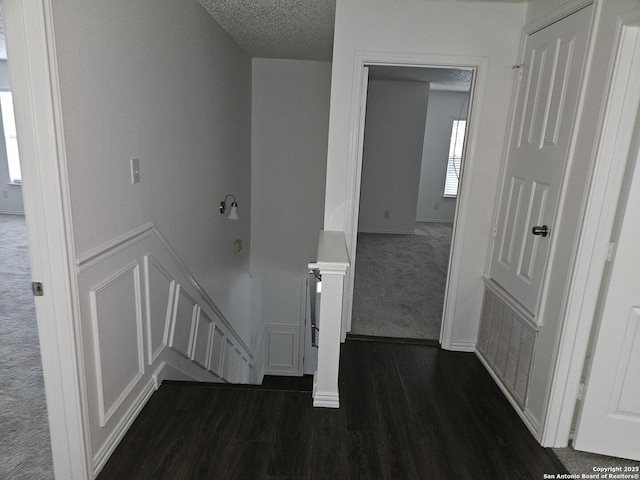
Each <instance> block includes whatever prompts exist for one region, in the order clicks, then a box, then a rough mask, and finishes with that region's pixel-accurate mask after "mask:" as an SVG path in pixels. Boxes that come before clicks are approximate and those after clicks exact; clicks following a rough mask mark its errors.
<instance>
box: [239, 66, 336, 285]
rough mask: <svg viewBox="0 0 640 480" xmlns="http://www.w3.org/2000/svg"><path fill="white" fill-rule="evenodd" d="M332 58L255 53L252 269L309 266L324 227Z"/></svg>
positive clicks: (258, 271) (288, 269)
mask: <svg viewBox="0 0 640 480" xmlns="http://www.w3.org/2000/svg"><path fill="white" fill-rule="evenodd" d="M330 87H331V63H329V62H313V61H301V60H277V59H265V58H256V59H253V87H252V137H251V147H252V152H251V153H252V164H251V167H252V180H251V189H252V205H251V244H252V250H251V271H252V272H253V273H256V274H265V273H270V272H280V273H293V274H300V273H303V274H306V271H307V264H308V263H309V262H310V261H313V260H315V256H316V248H317V246H318V245H317V243H318V231H319V230H320V229H321V228H322V215H323V212H324V188H325V175H326V168H327V165H326V156H327V131H328V128H329V92H330Z"/></svg>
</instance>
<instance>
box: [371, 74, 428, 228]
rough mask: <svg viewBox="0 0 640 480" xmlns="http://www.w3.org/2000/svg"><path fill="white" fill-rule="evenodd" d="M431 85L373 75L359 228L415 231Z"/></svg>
mask: <svg viewBox="0 0 640 480" xmlns="http://www.w3.org/2000/svg"><path fill="white" fill-rule="evenodd" d="M428 99H429V84H428V83H426V82H407V81H395V80H370V81H369V86H368V90H367V118H366V126H365V131H364V149H363V156H362V181H361V190H360V216H359V224H358V231H359V232H371V233H405V234H406V233H413V231H414V229H415V224H416V198H417V197H418V185H419V183H420V165H421V163H422V146H423V143H424V125H425V120H426V116H427V103H428Z"/></svg>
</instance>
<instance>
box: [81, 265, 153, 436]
mask: <svg viewBox="0 0 640 480" xmlns="http://www.w3.org/2000/svg"><path fill="white" fill-rule="evenodd" d="M129 273H132V274H133V282H134V291H133V294H134V300H135V306H136V332H137V334H138V338H137V341H136V344H137V347H138V372H137V373H136V374H135V376H134V377H133V378H132V379H131V381H130V382H129V383H128V384H127V386H126V387H125V388H124V390H123V391H122V392H121V393H120V395H118V398H116V399H115V400H114V402H113V404H112V405H110V406H109V408H106V405H105V402H104V400H105V398H104V397H105V392H104V388H103V386H104V381H103V378H102V371H103V370H102V358H101V355H100V353H101V351H102V348H101V344H100V327H99V323H100V321H99V312H98V295H99V293H100V292H101V291H103V290H105V289H107V288H108V287H110V286H111V285H113V284H114V283H116V282H118V281H119V280H121V279H123V278H124V277H125V276H127V275H128V274H129ZM89 298H90V305H91V327H92V330H93V338H92V339H93V349H94V361H95V376H96V384H97V387H98V392H97V393H98V414H99V418H100V426H101V427H104V426H105V425H106V424H107V422H108V421H109V420H110V419H111V417H112V416H113V414H114V413H115V412H116V410H118V408H120V406H121V405H122V403H123V402H124V401H125V400H126V399H127V397H128V396H129V394H130V393H131V391H132V390H133V389H134V388H135V387H136V385H137V384H138V382H139V381H140V379H141V378H142V376H143V375H144V340H143V338H142V298H141V297H140V265H138V264H137V263H133V264H131V265H129V266H127V267H125V268H123V269H122V270H120V271H118V272H116V273H114V274H113V275H111V276H110V277H109V278H107V279H106V280H105V281H104V282H102V283H101V284H100V285H98V286H97V287H95V288H93V289H92V290H90V291H89Z"/></svg>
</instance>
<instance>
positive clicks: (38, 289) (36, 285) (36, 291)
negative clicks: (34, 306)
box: [31, 282, 44, 297]
mask: <svg viewBox="0 0 640 480" xmlns="http://www.w3.org/2000/svg"><path fill="white" fill-rule="evenodd" d="M31 290H33V296H34V297H42V296H43V295H44V287H43V286H42V282H32V283H31Z"/></svg>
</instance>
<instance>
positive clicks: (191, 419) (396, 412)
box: [98, 340, 567, 480]
mask: <svg viewBox="0 0 640 480" xmlns="http://www.w3.org/2000/svg"><path fill="white" fill-rule="evenodd" d="M294 383H295V382H294ZM282 385H285V386H286V387H287V388H289V387H290V386H291V385H288V384H287V382H285V383H283V384H282ZM273 388H277V385H276V387H273ZM293 389H294V390H300V389H296V388H295V387H293ZM340 400H341V407H340V409H317V408H316V409H314V408H313V407H312V406H311V394H310V393H309V392H304V391H283V390H277V389H268V388H246V387H238V388H230V387H228V386H215V385H209V384H194V383H187V384H181V383H178V382H171V383H164V384H162V386H161V387H160V389H159V390H158V391H157V392H156V393H155V394H154V395H153V396H152V398H151V399H150V400H149V403H148V404H147V405H146V406H145V408H144V409H143V411H142V413H141V414H140V416H139V417H138V419H137V420H136V421H135V423H134V424H133V426H132V427H131V429H130V431H129V432H128V433H127V435H126V436H125V438H124V439H123V440H122V442H121V444H120V445H119V446H118V448H117V449H116V451H115V453H114V454H113V456H112V457H111V458H110V459H109V461H108V462H107V464H106V466H105V467H104V469H103V471H102V472H101V473H100V475H99V476H98V479H99V480H112V479H113V480H116V479H117V480H123V479H153V480H157V479H171V480H174V479H175V480H177V479H180V480H183V479H184V480H191V479H216V480H217V479H233V480H237V479H248V480H262V479H265V480H266V479H268V480H285V479H286V480H299V479H307V480H325V479H326V480H328V479H337V480H342V479H344V480H347V479H350V480H354V479H366V480H369V479H381V480H382V479H398V480H413V479H421V480H422V479H424V480H426V479H429V480H432V479H433V480H437V479H444V480H449V479H456V480H457V479H474V480H483V479H487V480H496V479H509V480H511V479H531V480H540V479H542V478H543V475H544V474H545V473H549V474H553V473H555V474H557V473H567V472H566V470H565V469H564V468H563V467H562V465H561V464H560V463H559V462H558V461H557V459H556V458H555V456H554V455H553V453H552V452H551V451H550V450H549V449H544V448H542V447H540V446H539V445H538V444H537V443H536V441H535V440H534V438H533V437H532V435H531V434H530V433H529V431H528V430H527V428H526V427H525V426H524V424H523V423H522V422H521V420H520V419H519V418H518V416H517V415H516V414H515V412H514V411H513V409H512V408H511V406H510V405H509V403H508V402H507V400H506V399H505V398H504V396H503V395H502V393H501V392H500V391H499V389H498V387H497V386H496V385H495V384H494V382H493V380H492V379H491V378H490V376H489V375H488V373H487V372H486V371H485V370H484V368H483V367H482V365H481V364H480V362H479V360H478V359H477V358H476V357H475V355H473V354H470V353H457V352H446V351H442V350H439V349H437V348H435V347H430V346H422V345H402V344H393V343H382V342H366V341H356V340H348V341H347V342H346V343H345V344H344V345H343V348H342V358H341V371H340Z"/></svg>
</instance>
